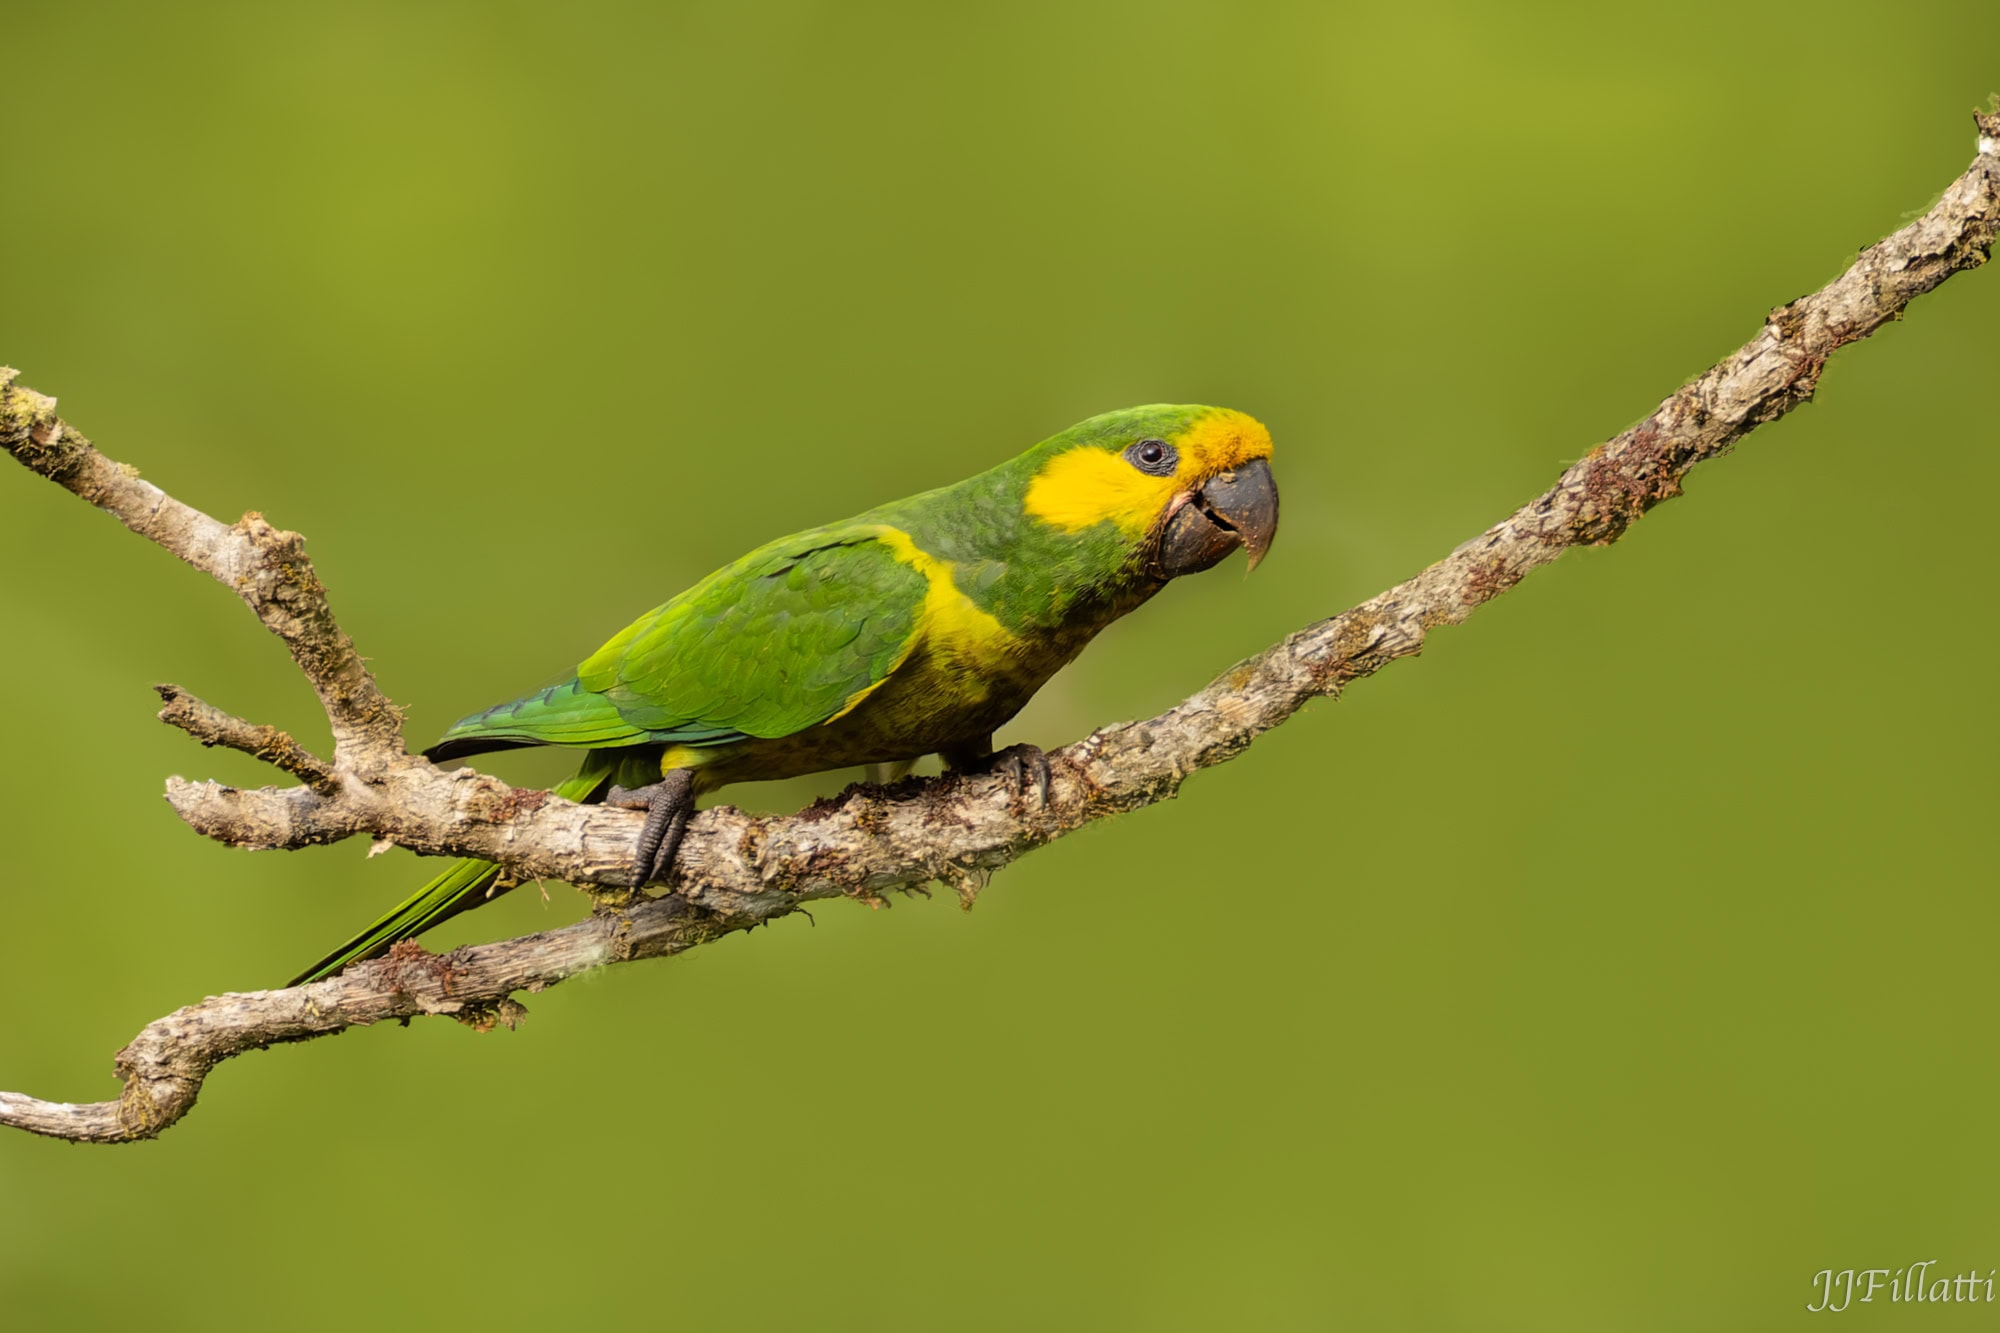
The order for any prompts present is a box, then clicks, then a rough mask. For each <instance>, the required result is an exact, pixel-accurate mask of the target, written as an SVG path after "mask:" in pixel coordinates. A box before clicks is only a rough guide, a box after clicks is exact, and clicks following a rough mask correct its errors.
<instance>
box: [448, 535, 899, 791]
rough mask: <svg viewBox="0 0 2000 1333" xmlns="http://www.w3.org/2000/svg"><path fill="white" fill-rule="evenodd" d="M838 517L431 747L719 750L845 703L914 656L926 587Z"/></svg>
mask: <svg viewBox="0 0 2000 1333" xmlns="http://www.w3.org/2000/svg"><path fill="white" fill-rule="evenodd" d="M881 535H882V532H881V529H880V528H878V527H875V526H873V525H846V526H841V527H834V528H823V529H818V530H816V531H813V532H808V533H801V534H799V535H798V536H795V537H789V538H785V539H783V540H780V541H776V542H773V543H771V544H770V545H768V546H763V547H760V548H758V549H757V550H755V551H752V552H751V553H750V554H749V555H747V556H745V557H743V558H742V559H741V560H738V561H737V562H736V563H734V564H732V565H729V566H726V567H725V568H723V569H720V570H718V571H716V572H715V573H714V574H711V575H709V576H708V577H707V578H706V579H703V580H702V581H701V582H700V583H698V584H696V585H695V586H694V587H692V588H690V589H688V591H686V592H684V593H682V594H681V595H680V596H678V597H676V598H674V599H673V600H672V601H670V602H668V603H667V604H666V605H664V606H661V607H659V608H657V609H655V610H653V611H652V612H650V613H648V614H647V615H644V616H642V617H640V618H639V619H638V620H637V621H635V622H634V623H633V624H632V625H630V626H628V627H627V628H626V629H625V630H624V632H623V633H621V634H619V635H618V636H617V637H616V638H614V639H612V640H611V642H609V643H607V644H605V645H604V647H602V648H600V649H599V650H598V651H597V652H596V653H595V654H593V655H592V656H591V657H590V659H589V660H588V661H586V662H585V663H584V664H583V665H582V666H581V667H579V668H578V669H577V673H576V676H575V677H574V678H572V679H569V680H566V681H563V682H561V683H559V684H556V685H552V686H550V687H548V688H547V689H543V690H537V691H536V692H535V693H533V694H530V695H527V696H525V697H523V698H520V699H516V700H513V701H511V702H509V703H505V704H500V705H498V706H497V707H494V708H489V709H487V710H486V711H484V712H482V713H475V714H473V715H472V716H471V717H468V718H466V719H464V720H463V721H461V722H459V723H457V724H456V725H455V726H453V727H452V728H451V730H450V731H448V732H446V733H445V735H444V738H443V740H441V741H440V742H439V743H438V744H437V745H436V746H435V747H433V748H432V750H431V751H430V754H431V755H432V757H433V758H438V759H445V758H452V757H455V756H457V755H461V754H474V753H478V752H479V751H481V750H487V749H494V748H499V747H502V746H507V745H581V746H591V747H603V748H609V747H614V746H624V745H644V744H658V743H664V744H670V745H691V746H709V745H726V744H729V743H730V742H732V741H739V740H743V739H745V738H747V737H767V738H768V737H777V736H789V735H791V734H792V733H794V732H798V731H803V730H805V729H806V728H808V727H811V726H816V725H817V724H819V723H821V722H824V721H826V720H827V719H828V718H831V717H834V716H836V715H837V714H839V713H841V712H842V711H843V710H845V709H846V708H847V707H848V706H849V705H850V704H851V703H852V702H853V701H854V700H855V699H856V698H857V697H858V696H859V695H861V694H862V693H863V692H865V691H866V690H868V689H870V688H872V687H873V686H875V685H877V684H879V683H880V682H881V681H882V680H884V679H886V678H887V676H888V675H889V673H890V672H891V671H893V670H894V669H895V668H896V666H897V664H899V663H900V662H901V661H902V660H903V658H904V657H906V656H907V655H908V653H909V650H910V647H911V645H912V641H913V639H914V636H915V634H916V632H917V627H918V620H919V617H920V615H921V613H922V609H923V603H924V597H925V595H926V593H927V592H928V591H929V585H928V583H927V582H926V580H925V578H924V575H923V574H922V573H921V572H919V571H918V570H916V569H914V568H912V567H911V566H909V565H906V564H904V563H902V562H901V561H900V560H898V559H897V558H896V555H895V553H894V552H893V551H892V550H890V548H889V547H887V546H885V545H883V543H882V541H881V540H880V537H881Z"/></svg>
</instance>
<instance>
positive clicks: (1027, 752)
mask: <svg viewBox="0 0 2000 1333" xmlns="http://www.w3.org/2000/svg"><path fill="white" fill-rule="evenodd" d="M946 763H948V765H950V769H952V771H954V773H964V775H974V773H998V775H1000V777H1004V779H1006V781H1008V787H1012V789H1014V795H1016V797H1022V799H1026V797H1028V793H1030V791H1034V797H1036V801H1038V803H1040V805H1048V787H1050V783H1052V781H1054V775H1052V773H1050V769H1048V755H1044V753H1042V747H1038V745H1028V743H1022V745H1010V747H1006V749H1004V751H1000V753H998V755H982V757H980V759H968V757H964V755H954V757H946Z"/></svg>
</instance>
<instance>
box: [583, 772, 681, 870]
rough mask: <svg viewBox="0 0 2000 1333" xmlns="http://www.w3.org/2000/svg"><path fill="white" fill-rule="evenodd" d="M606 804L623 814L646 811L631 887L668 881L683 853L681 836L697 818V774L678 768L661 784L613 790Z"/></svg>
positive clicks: (633, 862) (633, 859) (616, 787)
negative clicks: (623, 811) (695, 780)
mask: <svg viewBox="0 0 2000 1333" xmlns="http://www.w3.org/2000/svg"><path fill="white" fill-rule="evenodd" d="M604 803H605V804H606V805H611V806H616V807H618V808H619V809H620V810H644V811H645V812H646V826H645V828H643V829H641V830H640V831H639V850H638V852H637V853H636V854H634V856H633V857H632V874H633V880H632V887H633V888H635V889H642V888H644V887H646V885H648V884H651V883H652V882H653V881H654V880H656V879H664V878H666V874H667V870H668V868H669V867H671V866H672V865H673V863H674V853H676V852H678V851H679V850H680V849H681V835H682V834H684V833H686V832H687V826H688V819H689V817H690V816H692V815H693V814H694V770H693V769H691V768H677V769H675V770H673V771H672V772H671V773H669V774H667V775H666V776H665V777H663V778H661V779H660V780H659V781H658V782H654V783H650V784H648V785H647V786H644V787H634V788H632V789H630V790H629V791H628V790H627V789H625V788H624V787H618V786H614V787H612V789H611V790H610V791H609V792H607V793H605V797H604Z"/></svg>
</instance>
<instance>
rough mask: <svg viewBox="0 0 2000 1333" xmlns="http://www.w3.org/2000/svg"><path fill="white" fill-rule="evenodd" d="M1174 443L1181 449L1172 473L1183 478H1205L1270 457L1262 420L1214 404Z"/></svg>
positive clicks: (1267, 435) (1188, 479)
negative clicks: (1210, 409)
mask: <svg viewBox="0 0 2000 1333" xmlns="http://www.w3.org/2000/svg"><path fill="white" fill-rule="evenodd" d="M1174 443H1175V444H1176V445H1177V446H1178V447H1179V448H1180V451H1181V465H1180V467H1179V468H1178V469H1177V470H1176V475H1178V476H1180V477H1181V478H1183V479H1184V480H1185V481H1205V480H1207V479H1208V478H1209V477H1212V476H1214V475H1215V474H1216V473H1218V472H1227V471H1228V470H1229V469H1230V468H1233V467H1241V466H1242V465H1243V464H1245V463H1248V462H1251V461H1253V460H1255V459H1259V458H1269V457H1270V456H1271V432H1270V431H1268V430H1266V429H1264V423H1263V422H1261V421H1259V420H1257V418H1255V417H1252V416H1246V415H1244V414H1243V413H1241V412H1235V411H1231V410H1230V409H1229V408H1226V407H1218V408H1216V409H1215V411H1213V412H1210V413H1209V414H1208V415H1207V416H1205V417H1203V418H1202V419H1201V420H1199V421H1197V422H1195V423H1194V424H1193V425H1192V426H1189V427H1188V428H1187V431H1186V432H1185V433H1184V434H1183V435H1182V436H1181V437H1180V438H1179V439H1178V440H1176V441H1174Z"/></svg>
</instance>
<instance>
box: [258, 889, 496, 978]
mask: <svg viewBox="0 0 2000 1333" xmlns="http://www.w3.org/2000/svg"><path fill="white" fill-rule="evenodd" d="M499 877H500V867H498V866H496V865H494V864H493V863H492V862H491V861H470V860H467V861H460V862H457V863H456V864H454V865H453V866H452V868H451V869H449V870H447V871H445V872H444V873H443V874H442V875H439V876H438V877H437V878H436V879H434V880H432V881H431V882H430V883H428V884H426V885H424V886H423V887H422V888H421V889H418V890H417V891H416V893H415V895H414V896H412V897H411V898H410V899H409V901H407V902H405V903H403V904H402V905H400V906H399V907H397V908H395V909H394V910H393V911H391V912H390V913H389V914H388V915H387V916H384V917H383V918H382V919H381V920H379V921H376V922H375V923H374V924H373V925H371V926H369V927H368V928H367V929H366V930H363V931H362V932H361V933H360V934H358V935H356V936H355V937H354V938H353V939H351V940H349V941H347V942H346V943H345V944H343V945H341V946H340V947H339V948H337V949H335V950H334V951H333V952H332V953H330V954H328V955H327V956H326V957H324V958H322V959H320V960H319V961H318V962H317V963H314V964H313V965H312V966H311V967H309V968H307V969H306V970H305V971H303V972H301V973H299V975H297V976H295V977H293V978H292V979H291V980H290V981H288V982H286V983H285V984H286V985H287V986H303V985H304V984H305V983H307V982H308V981H321V980H324V979H325V978H327V977H330V976H332V975H333V974H334V973H336V972H338V971H340V970H341V969H342V968H344V967H347V966H349V965H351V964H353V963H359V962H363V961H365V960H367V959H370V958H380V957H381V956H382V955H383V954H385V953H387V952H389V950H390V949H391V948H392V947H393V946H394V945H395V943H396V941H398V940H407V939H409V938H411V937H412V936H415V935H421V934H423V933H424V932H425V931H427V930H429V929H430V928H431V927H432V926H435V925H438V924H440V923H442V922H444V921H447V920H449V919H450V918H452V917H455V916H457V915H458V914H459V913H460V912H463V911H465V910H466V909H467V908H469V907H477V906H478V905H479V904H480V903H483V902H485V901H486V900H487V898H488V897H489V896H492V895H491V890H492V888H493V883H494V881H495V880H497V879H498V878H499Z"/></svg>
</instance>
